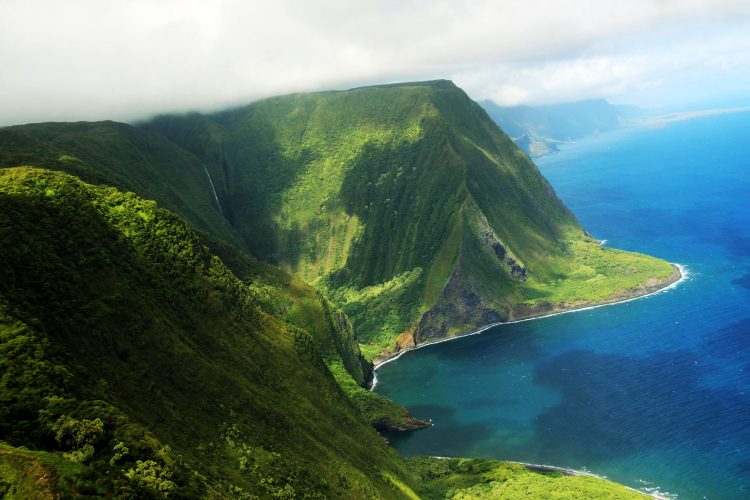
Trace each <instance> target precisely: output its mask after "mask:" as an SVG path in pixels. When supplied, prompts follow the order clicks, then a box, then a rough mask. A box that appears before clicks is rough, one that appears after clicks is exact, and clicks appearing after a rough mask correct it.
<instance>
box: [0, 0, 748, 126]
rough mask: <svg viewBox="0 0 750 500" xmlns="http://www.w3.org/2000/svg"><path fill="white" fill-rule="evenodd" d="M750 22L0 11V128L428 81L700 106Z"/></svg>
mask: <svg viewBox="0 0 750 500" xmlns="http://www.w3.org/2000/svg"><path fill="white" fill-rule="evenodd" d="M749 21H750V4H748V3H747V2H746V1H738V0H719V1H706V0H671V1H666V0H665V1H657V0H652V1H647V0H631V1H629V2H606V3H603V2H595V1H587V0H571V1H568V2H564V3H560V2H554V1H544V0H526V1H524V2H509V1H501V2H490V1H476V2H468V1H466V2H461V1H412V2H408V1H392V0H381V1H376V2H367V3H364V2H347V1H320V2H311V1H308V2H305V1H275V2H274V1H268V2H259V1H252V2H243V1H236V0H226V1H211V0H203V1H193V0H188V1H177V0H166V1H161V2H148V1H142V0H136V1H129V2H115V1H110V0H98V1H95V0H81V1H76V2H57V1H54V0H47V1H45V0H36V1H35V0H26V1H24V0H4V1H3V2H2V3H0V64H1V67H2V68H3V76H2V78H0V125H7V124H12V123H23V122H29V121H42V120H75V119H89V120H94V119H102V118H114V119H119V120H133V119H137V118H139V117H143V116H147V115H150V114H153V113H157V112H165V111H177V110H188V109H199V110H208V109H216V108H220V107H223V106H228V105H233V104H237V103H242V102H247V101H250V100H253V99H256V98H259V97H264V96H269V95H274V94H280V93H286V92H293V91H309V90H318V89H327V88H343V87H350V86H355V85H359V84H368V83H378V82H386V81H399V80H414V79H430V78H452V79H454V81H456V83H457V84H459V85H461V86H462V87H464V88H465V89H466V90H467V91H468V92H469V93H470V95H471V96H472V97H474V98H477V99H483V98H489V99H493V100H495V101H496V102H498V103H500V104H521V103H530V104H538V103H545V102H560V101H566V100H574V99H581V98H587V97H608V98H613V99H615V100H619V101H623V100H629V101H631V102H636V103H638V102H641V103H643V104H655V105H658V104H663V103H666V104H669V103H670V102H669V101H670V100H672V101H677V100H679V99H681V98H682V99H689V98H690V96H692V97H693V99H695V93H696V92H697V91H702V92H704V93H706V98H707V99H710V98H712V97H715V96H716V95H723V94H732V93H739V92H742V90H743V89H742V88H741V83H740V81H743V80H744V81H745V82H746V81H750V80H749V79H748V78H750V72H749V70H748V69H747V68H750V40H748V37H747V32H748V26H750V22H749Z"/></svg>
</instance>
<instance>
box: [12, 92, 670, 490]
mask: <svg viewBox="0 0 750 500" xmlns="http://www.w3.org/2000/svg"><path fill="white" fill-rule="evenodd" d="M26 165H33V167H28V166H26ZM36 167H42V168H43V169H48V170H42V169H39V168H36ZM144 198H146V199H144ZM150 200H156V202H154V201H150ZM0 203H1V204H2V205H3V207H2V210H0V249H1V250H2V255H3V257H4V259H3V262H2V263H0V335H1V336H2V337H1V339H0V340H1V342H0V363H2V364H3V374H4V375H3V378H2V379H1V381H0V383H2V386H1V387H0V398H2V405H0V407H1V409H0V441H4V442H6V443H7V444H2V443H0V492H3V493H8V494H9V495H11V497H13V495H16V497H18V498H25V497H28V496H34V495H35V494H34V493H29V494H23V493H22V492H23V491H25V490H23V489H22V488H26V487H28V488H31V489H30V490H29V491H32V492H33V491H36V490H34V488H35V487H36V486H38V487H39V488H42V489H44V488H47V489H46V490H44V491H47V490H49V491H50V492H52V493H50V496H54V495H55V494H60V495H63V496H75V495H79V494H81V495H98V496H101V495H109V494H112V493H113V492H118V494H119V495H122V496H126V497H127V496H131V497H142V496H149V495H152V496H165V495H172V496H178V497H196V496H198V497H226V496H237V497H248V498H252V497H253V496H259V497H268V496H280V497H285V496H286V497H296V496H310V497H316V496H318V497H349V498H373V497H381V498H390V497H399V498H401V497H412V498H413V497H414V496H421V497H424V498H433V497H435V495H437V496H438V497H441V498H442V497H445V496H446V495H448V496H456V497H461V496H462V495H463V496H464V497H465V496H466V495H469V496H475V494H478V492H487V491H490V492H491V491H500V490H498V488H500V489H502V488H506V487H512V488H515V487H516V486H517V487H521V488H525V487H529V483H528V481H531V483H533V484H534V485H535V487H540V488H552V489H551V490H550V491H552V490H554V491H563V492H567V493H566V494H567V495H568V497H570V496H576V495H575V494H574V493H573V492H574V491H577V490H576V488H577V487H578V486H575V485H574V484H573V483H576V484H578V483H580V481H578V480H571V479H569V478H567V476H564V475H563V476H560V475H554V474H552V473H549V474H548V472H545V471H536V472H535V471H533V470H531V469H526V468H523V467H522V469H523V470H520V469H515V468H513V467H512V466H508V465H507V464H503V463H500V462H495V461H484V462H471V461H467V462H450V465H449V466H448V467H447V468H446V467H445V466H444V465H445V464H448V463H449V462H445V463H443V462H440V463H432V462H428V463H427V465H425V463H422V462H418V461H417V462H410V463H408V464H405V463H404V462H403V461H402V460H401V459H400V458H399V457H398V456H397V455H396V454H395V452H394V451H393V450H391V449H390V448H389V447H388V446H387V445H386V443H385V442H384V440H383V439H382V438H381V437H379V436H378V434H377V433H376V432H375V430H374V429H372V426H374V427H376V428H377V429H381V430H383V429H410V428H415V427H419V426H420V425H421V423H420V422H418V421H414V420H413V419H411V418H410V417H409V415H408V412H407V411H406V410H405V409H404V408H402V407H400V406H398V405H395V404H394V403H392V402H390V401H388V400H387V399H385V398H383V397H382V396H379V395H378V394H374V393H372V392H369V391H367V390H366V389H365V388H364V387H365V386H366V385H367V383H368V381H369V378H370V377H371V373H372V363H371V360H372V359H373V358H376V357H378V356H380V355H382V354H384V353H385V354H386V355H388V354H389V353H393V352H395V351H398V350H400V349H403V348H409V347H413V346H415V345H418V344H421V343H424V342H429V341H432V340H434V339H439V338H445V337H449V336H453V335H458V334H461V333H465V332H466V331H469V330H472V329H475V328H477V327H479V326H484V325H486V324H488V323H493V322H497V321H506V320H512V319H518V318H524V317H531V316H535V315H539V314H543V313H546V312H552V311H556V310H560V309H566V308H571V307H577V306H581V305H588V304H592V303H601V302H608V301H613V300H618V299H622V298H624V297H627V296H631V295H637V294H642V293H645V292H647V291H649V290H651V289H655V288H658V287H660V286H663V285H664V284H665V283H667V282H669V281H671V280H674V279H676V277H677V276H678V275H676V274H675V271H674V269H673V268H672V266H670V265H669V264H668V263H666V262H664V261H661V260H659V259H654V258H651V257H647V256H644V255H640V254H634V253H630V252H623V251H617V250H613V249H608V248H602V247H601V246H600V245H599V244H598V242H597V241H596V240H594V239H593V238H591V237H590V236H589V235H588V234H587V233H586V232H585V231H584V230H583V229H582V228H581V227H580V225H579V223H578V221H577V220H576V219H575V217H574V216H573V215H572V214H571V213H570V211H568V210H567V208H565V206H564V205H563V204H562V202H561V201H560V200H559V199H558V198H557V196H556V195H555V194H554V191H553V190H552V188H551V186H550V185H549V184H548V183H547V181H546V180H545V179H544V178H543V177H542V176H541V174H540V173H539V171H538V170H537V168H536V167H535V166H534V164H533V163H532V162H531V161H530V160H529V159H528V157H527V156H526V155H525V154H524V153H523V152H521V151H520V150H519V149H518V148H517V147H516V146H515V145H514V144H513V143H512V141H511V140H510V139H509V138H508V137H507V136H505V134H503V133H502V132H501V131H500V129H498V127H497V126H496V125H495V124H494V123H493V122H492V121H491V120H490V118H489V117H488V116H487V114H486V113H485V112H484V110H482V108H481V107H480V106H479V105H477V104H476V103H474V102H473V101H471V100H470V99H469V98H468V96H466V94H465V93H464V92H463V91H461V90H460V89H458V88H457V87H455V85H453V84H452V83H451V82H448V81H443V80H441V81H435V82H411V83H407V84H396V85H385V86H373V87H363V88H359V89H352V90H349V91H333V92H323V93H315V94H295V95H290V96H281V97H277V98H270V99H265V100H262V101H258V102H256V103H252V104H250V105H248V106H244V107H240V108H236V109H232V110H227V111H224V112H220V113H214V114H208V115H202V114H196V113H192V114H186V115H179V116H174V115H170V116H162V117H157V118H155V119H153V120H150V121H147V122H144V123H141V124H138V125H137V126H131V125H127V124H122V123H116V122H94V123H89V122H80V123H41V124H29V125H21V126H14V127H5V128H0ZM157 203H158V206H157ZM159 207H164V208H159ZM165 209H166V210H165ZM167 210H171V211H172V212H174V213H172V212H169V211H167ZM175 214H177V215H175ZM183 218H184V220H183ZM23 447H27V448H28V450H26V449H24V448H23ZM425 467H427V469H425ZM509 467H510V468H509ZM436 474H437V475H436ZM528 474H531V475H528ZM534 474H536V475H534ZM550 474H552V475H550ZM27 476H28V477H36V478H38V481H36V483H34V484H31V483H28V482H24V480H22V479H20V478H23V477H27ZM511 476H512V477H514V478H516V479H518V482H512V484H514V485H516V486H512V484H511V483H507V484H505V482H506V481H507V480H508V479H509V478H511ZM433 480H434V482H431V481H433ZM513 481H515V479H514V480H513ZM501 483H503V484H501ZM597 484H599V483H597ZM603 484H604V485H606V486H602V488H604V491H609V493H608V495H604V497H606V496H612V495H624V494H625V492H627V490H624V489H618V488H619V487H616V486H615V485H610V484H608V483H603ZM35 485H36V486H35ZM472 485H476V486H477V488H474V486H472ZM600 486H601V485H600ZM3 488H5V490H3ZM19 488H21V489H19ZM557 488H561V489H560V490H558V489H557ZM592 488H593V487H592ZM608 488H614V489H612V490H608ZM594 489H595V488H594ZM594 489H591V490H590V491H592V492H593V491H594ZM40 491H41V490H40ZM506 491H515V490H512V489H511V490H506ZM436 492H439V493H436ZM37 493H38V492H37ZM39 495H42V494H41V493H39ZM562 496H565V495H562ZM595 496H596V495H593V494H592V497H595Z"/></svg>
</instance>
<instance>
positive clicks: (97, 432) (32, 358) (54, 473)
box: [0, 168, 413, 498]
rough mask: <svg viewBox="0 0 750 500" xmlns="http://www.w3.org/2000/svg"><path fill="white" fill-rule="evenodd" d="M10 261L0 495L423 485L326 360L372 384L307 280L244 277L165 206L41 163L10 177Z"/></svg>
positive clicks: (1, 308) (337, 490) (2, 302)
mask: <svg viewBox="0 0 750 500" xmlns="http://www.w3.org/2000/svg"><path fill="white" fill-rule="evenodd" d="M0 254H2V256H3V259H2V262H1V263H0V365H1V367H2V368H1V369H0V373H2V378H0V398H1V404H0V439H1V440H3V441H5V442H6V443H7V445H3V446H2V447H1V448H0V472H2V475H0V478H2V481H0V486H2V487H4V488H6V490H7V491H3V490H2V488H0V492H2V493H8V492H10V493H14V494H17V495H18V497H24V496H25V495H24V494H23V491H24V490H23V488H25V487H27V486H28V487H32V486H33V484H32V485H28V484H27V485H26V486H24V484H26V483H24V480H22V478H28V477H35V476H34V475H35V474H36V476H38V479H39V481H37V483H38V484H37V486H40V487H41V486H45V485H46V486H45V487H47V486H48V487H49V491H50V492H52V493H54V492H57V493H60V494H62V495H63V496H77V495H94V496H110V495H112V494H117V495H118V496H119V497H126V498H127V497H132V498H137V497H144V496H145V497H148V496H165V495H170V496H177V497H198V496H200V497H215V498H226V497H229V496H235V497H243V496H245V497H248V498H250V497H252V495H255V496H260V497H269V496H281V497H295V496H300V495H303V494H304V495H307V496H309V497H320V498H323V497H339V496H349V497H359V498H363V497H376V496H382V497H402V496H405V495H409V494H410V493H411V490H410V487H409V485H410V484H413V480H412V479H411V475H410V474H409V472H408V471H407V469H406V467H405V466H404V464H403V463H402V462H401V460H400V459H399V458H398V457H397V455H396V454H395V453H394V452H393V451H392V450H391V449H390V448H389V447H388V446H387V445H386V443H385V442H384V440H383V439H382V438H381V437H380V436H378V434H377V433H376V432H375V430H374V429H372V428H371V427H370V426H369V425H368V423H367V422H366V421H365V420H364V419H362V418H361V417H360V415H359V414H358V412H357V409H356V408H355V406H354V405H352V404H351V403H350V401H349V400H348V398H347V397H346V395H345V393H344V392H343V391H342V390H341V389H340V387H339V385H338V384H337V383H336V381H335V380H334V378H333V377H332V376H331V374H330V372H329V370H328V369H327V368H326V362H328V363H331V362H338V363H339V364H340V365H341V366H344V367H345V368H347V369H349V370H350V371H351V374H352V376H354V377H355V378H357V379H359V381H361V380H362V377H363V376H364V375H363V370H362V366H361V364H359V363H361V357H360V356H359V351H358V348H357V346H356V343H354V342H353V338H352V337H351V332H350V331H347V329H346V328H341V327H340V325H337V322H339V321H342V320H341V318H339V317H338V314H339V313H337V312H336V311H335V309H332V308H331V306H330V305H329V304H327V303H326V302H325V301H324V300H320V299H318V298H317V295H316V294H315V292H313V291H312V290H311V289H309V287H305V286H304V285H303V284H296V283H294V282H293V281H292V282H288V283H287V284H286V285H285V286H281V283H280V280H283V279H284V277H283V276H282V275H277V276H276V277H275V280H276V281H274V278H273V276H269V275H268V274H267V273H263V272H256V273H252V274H250V273H248V274H247V275H246V278H248V279H247V280H246V281H245V282H243V281H240V280H239V279H237V278H236V277H235V275H234V274H233V273H232V272H231V271H230V270H229V269H228V268H227V267H226V266H225V265H224V264H223V263H222V261H221V260H220V259H219V258H217V257H216V256H214V255H212V253H211V252H210V251H209V250H208V248H207V247H206V246H205V245H204V244H203V242H202V240H201V239H200V237H199V236H198V235H196V234H195V233H194V232H193V231H192V230H191V229H190V228H189V226H188V225H187V224H186V223H185V222H184V221H183V220H182V219H180V218H179V217H177V216H176V215H174V214H172V213H171V212H168V211H166V210H163V209H160V208H158V207H157V206H156V204H155V203H154V202H151V201H146V200H143V199H141V198H138V197H136V196H135V195H133V194H131V193H123V192H120V191H118V190H116V189H113V188H109V187H97V186H92V185H89V184H84V183H83V182H81V181H79V180H77V179H76V178H74V177H72V176H69V175H67V174H63V173H60V172H52V171H47V170H39V169H34V168H15V169H5V170H2V171H0ZM290 287H291V289H290ZM346 375H347V376H349V375H350V374H349V373H348V372H347V373H346ZM19 447H25V449H19ZM26 449H28V450H26ZM35 471H36V472H35ZM14 477H15V479H13V478H14ZM45 478H46V479H45ZM43 479H44V481H43ZM26 481H27V482H29V481H28V479H27V480H26ZM32 482H33V481H32ZM19 488H20V489H19ZM10 493H9V494H10ZM30 496H36V495H30ZM41 496H45V495H41ZM51 496H54V494H51ZM26 497H27V498H28V496H26Z"/></svg>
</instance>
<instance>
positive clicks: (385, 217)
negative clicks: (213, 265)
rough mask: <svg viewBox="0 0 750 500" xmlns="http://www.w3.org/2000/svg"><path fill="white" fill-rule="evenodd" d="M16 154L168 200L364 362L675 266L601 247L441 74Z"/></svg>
mask: <svg viewBox="0 0 750 500" xmlns="http://www.w3.org/2000/svg"><path fill="white" fill-rule="evenodd" d="M30 143H31V144H34V145H36V149H35V150H33V154H29V153H28V149H29V144H30ZM113 153H114V154H116V155H120V156H121V157H122V159H120V158H119V157H118V158H117V159H116V160H113V159H112V158H111V154H113ZM164 158H169V159H170V161H171V162H170V163H166V166H162V164H161V162H162V161H166V160H163V159H164ZM175 159H178V160H179V163H178V162H176V161H175ZM183 159H184V161H183ZM21 160H24V161H26V160H28V161H27V163H30V164H34V165H39V166H43V167H47V168H55V169H62V170H65V171H68V172H70V173H72V174H74V175H80V176H81V177H82V178H83V179H84V180H87V181H90V182H107V183H109V184H113V185H115V186H116V187H118V188H120V189H125V190H130V191H135V192H136V193H138V194H140V195H142V196H146V197H152V198H156V199H157V200H159V201H162V200H163V201H162V202H163V203H164V206H165V207H166V208H170V209H172V210H175V211H177V212H178V213H180V214H182V215H183V216H185V217H186V218H187V219H188V220H189V221H190V222H191V224H193V226H194V227H195V228H196V229H198V230H201V231H208V232H210V233H212V234H213V235H214V236H216V237H217V238H220V239H221V240H223V241H225V242H227V243H229V244H231V245H233V246H235V247H237V248H240V249H243V250H245V249H246V250H249V251H250V252H251V253H252V254H253V255H254V256H255V257H257V258H258V259H260V260H263V261H268V262H270V263H272V264H274V265H276V266H279V267H280V268H282V269H284V270H285V271H287V272H290V273H292V274H294V275H296V276H298V277H299V278H301V279H302V280H304V281H306V282H308V283H311V284H313V285H314V286H315V287H316V288H317V289H319V290H321V291H322V292H323V293H324V294H326V295H327V296H328V298H330V299H331V300H332V301H333V302H334V303H335V304H336V305H337V306H338V307H340V308H342V309H343V310H344V311H345V312H346V314H347V315H348V316H349V317H350V318H351V320H352V323H353V327H354V331H355V333H356V334H357V336H358V337H359V338H360V340H361V341H362V342H363V344H364V345H363V348H364V350H365V354H366V356H367V357H368V358H373V357H375V356H377V355H378V354H380V353H381V352H384V351H385V352H388V351H393V350H398V349H400V348H401V347H408V346H413V345H416V344H419V343H422V342H424V341H427V340H430V339H435V338H442V337H446V336H451V335H456V334H460V333H464V332H467V331H470V330H473V329H475V328H477V327H480V326H484V325H486V324H488V323H493V322H498V321H506V320H512V319H518V318H523V317H530V316H534V315H538V314H542V313H544V312H548V311H554V310H559V309H564V308H568V307H574V306H576V305H579V304H587V303H597V302H606V301H608V300H614V299H616V298H617V297H620V296H622V294H628V293H631V291H635V292H632V293H638V290H645V289H646V288H648V287H649V286H651V287H653V286H655V285H654V283H652V281H653V280H654V279H655V280H656V281H657V282H658V283H663V282H666V281H669V280H670V279H675V272H674V270H673V269H672V268H671V267H670V266H669V265H668V264H667V263H666V262H664V261H658V260H655V259H651V258H648V257H646V256H642V255H638V254H630V253H624V252H617V251H615V250H611V249H603V248H600V247H599V246H598V245H597V242H596V241H595V240H593V238H591V237H589V236H588V235H587V234H586V233H585V231H584V230H583V229H582V228H581V227H580V225H579V224H578V222H577V220H576V219H575V217H574V216H573V215H572V214H571V213H570V212H569V211H568V210H567V209H566V208H565V206H564V205H563V204H562V202H560V200H559V199H558V198H557V197H556V195H555V194H554V191H553V190H552V188H551V186H550V185H549V184H548V183H547V182H546V180H545V179H544V178H543V177H542V176H541V174H540V173H539V171H538V170H537V168H536V167H535V166H534V164H533V163H532V162H531V161H530V160H529V159H528V158H527V157H526V155H524V154H523V153H522V152H521V151H520V150H519V149H518V148H517V147H516V146H515V145H514V144H513V143H512V141H511V140H510V139H508V137H507V136H506V135H505V134H503V133H502V131H500V129H499V128H498V127H497V126H496V125H495V124H494V123H493V122H492V120H491V119H490V118H489V117H488V115H487V113H486V112H485V111H484V110H483V109H482V108H481V107H480V106H479V105H478V104H476V103H474V102H473V101H471V99H469V98H468V96H466V94H465V93H464V92H463V91H461V90H460V89H459V88H457V87H456V86H455V85H453V84H452V83H451V82H449V81H444V80H440V81H435V82H412V83H406V84H396V85H385V86H373V87H363V88H358V89H352V90H348V91H332V92H323V93H314V94H293V95H289V96H281V97H275V98H270V99H264V100H262V101H258V102H255V103H252V104H250V105H248V106H244V107H240V108H236V109H232V110H227V111H224V112H220V113H214V114H210V115H201V114H196V113H192V114H187V115H179V116H175V115H169V116H162V117H158V118H155V119H153V120H151V121H148V122H145V123H142V124H140V125H139V126H138V127H137V128H133V127H129V126H127V125H123V124H114V123H111V122H104V123H94V124H37V125H27V126H19V127H9V128H5V129H0V165H4V166H14V165H17V164H19V163H18V162H19V161H21ZM92 165H96V167H93V166H92ZM131 165H132V166H131ZM207 172H208V174H209V175H210V177H211V182H209V179H208V176H207V175H206V173H207ZM103 178H105V179H108V180H106V181H102V179H103ZM177 180H179V182H177ZM212 183H213V187H215V189H216V197H217V198H218V200H219V203H220V206H221V212H223V215H224V216H223V217H222V213H221V212H220V211H219V206H217V204H216V201H215V198H214V191H213V189H212ZM212 221H213V222H216V224H214V223H213V222H212Z"/></svg>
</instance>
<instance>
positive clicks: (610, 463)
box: [376, 112, 750, 499]
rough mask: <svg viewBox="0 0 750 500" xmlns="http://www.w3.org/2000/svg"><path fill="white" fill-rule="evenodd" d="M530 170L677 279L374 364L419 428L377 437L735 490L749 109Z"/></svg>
mask: <svg viewBox="0 0 750 500" xmlns="http://www.w3.org/2000/svg"><path fill="white" fill-rule="evenodd" d="M537 164H538V165H539V168H540V170H541V171H542V173H543V174H544V175H545V176H546V177H547V179H548V180H549V181H550V182H551V183H552V185H553V186H554V188H555V190H556V192H557V194H558V195H559V196H560V197H561V198H562V200H563V201H564V202H565V203H566V205H567V206H568V207H569V208H570V209H571V210H572V211H573V212H574V213H575V214H576V216H577V217H578V218H579V220H580V221H581V223H582V224H583V226H584V227H585V228H586V229H587V230H588V231H589V232H590V233H591V234H593V235H594V236H595V237H596V238H599V239H604V240H606V244H607V245H609V246H612V247H616V248H622V249H626V250H632V251H638V252H643V253H647V254H651V255H654V256H658V257H661V258H664V259H667V260H669V261H670V262H675V263H679V264H681V265H683V266H684V267H685V268H686V269H687V271H688V277H687V279H685V280H684V281H683V282H681V283H680V284H679V286H677V287H675V288H672V289H670V290H668V291H665V292H662V293H658V294H655V295H652V296H650V297H646V298H642V299H639V300H634V301H631V302H626V303H622V304H616V305H612V306H605V307H600V308H595V309H589V310H584V311H579V312H574V313H570V314H564V315H559V316H554V317H549V318H542V319H538V320H534V321H528V322H522V323H516V324H509V325H500V326H496V327H493V328H491V329H488V330H486V331H485V332H483V333H481V334H479V335H474V336H468V337H464V338H461V339H457V340H453V341H450V342H444V343H440V344H435V345H432V346H429V347H425V348H423V349H419V350H416V351H412V352H409V353H406V354H405V355H403V356H401V357H400V358H399V359H398V360H395V361H393V362H391V363H388V364H386V365H383V366H382V367H381V368H379V369H378V372H377V376H378V385H377V388H376V390H377V392H379V393H382V394H384V395H386V396H388V397H390V398H391V399H393V400H394V401H396V402H398V403H400V404H403V405H404V406H406V407H407V408H409V409H410V410H411V412H412V414H413V415H414V416H415V417H418V418H429V419H432V422H433V424H434V425H433V427H431V428H429V429H425V430H419V431H416V432H411V433H407V434H395V435H391V436H389V440H390V441H391V443H392V444H393V445H394V446H395V448H396V449H397V450H398V451H399V452H400V453H401V454H403V455H405V456H410V455H433V456H453V457H474V456H482V457H493V458H498V459H505V460H513V461H520V462H528V463H536V464H550V465H556V466H561V467H569V468H573V469H580V470H586V471H589V472H592V473H595V474H598V475H601V476H605V477H607V478H609V479H611V480H613V481H617V482H620V483H622V484H625V485H627V486H631V487H634V488H638V489H641V490H644V491H650V492H660V493H661V494H663V495H667V496H677V497H678V498H721V499H731V498H750V113H749V112H741V113H733V114H723V115H714V116H708V117H700V118H693V119H689V120H684V121H676V122H671V123H667V124H664V125H663V126H659V127H656V126H653V127H640V128H638V127H633V128H627V129H620V130H618V131H615V132H610V133H605V134H601V135H598V136H595V137H592V138H589V139H586V140H582V141H579V142H577V143H575V144H571V145H568V146H566V147H564V148H563V150H562V151H561V152H560V153H559V154H557V155H555V156H551V157H547V158H543V159H541V160H539V161H537Z"/></svg>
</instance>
